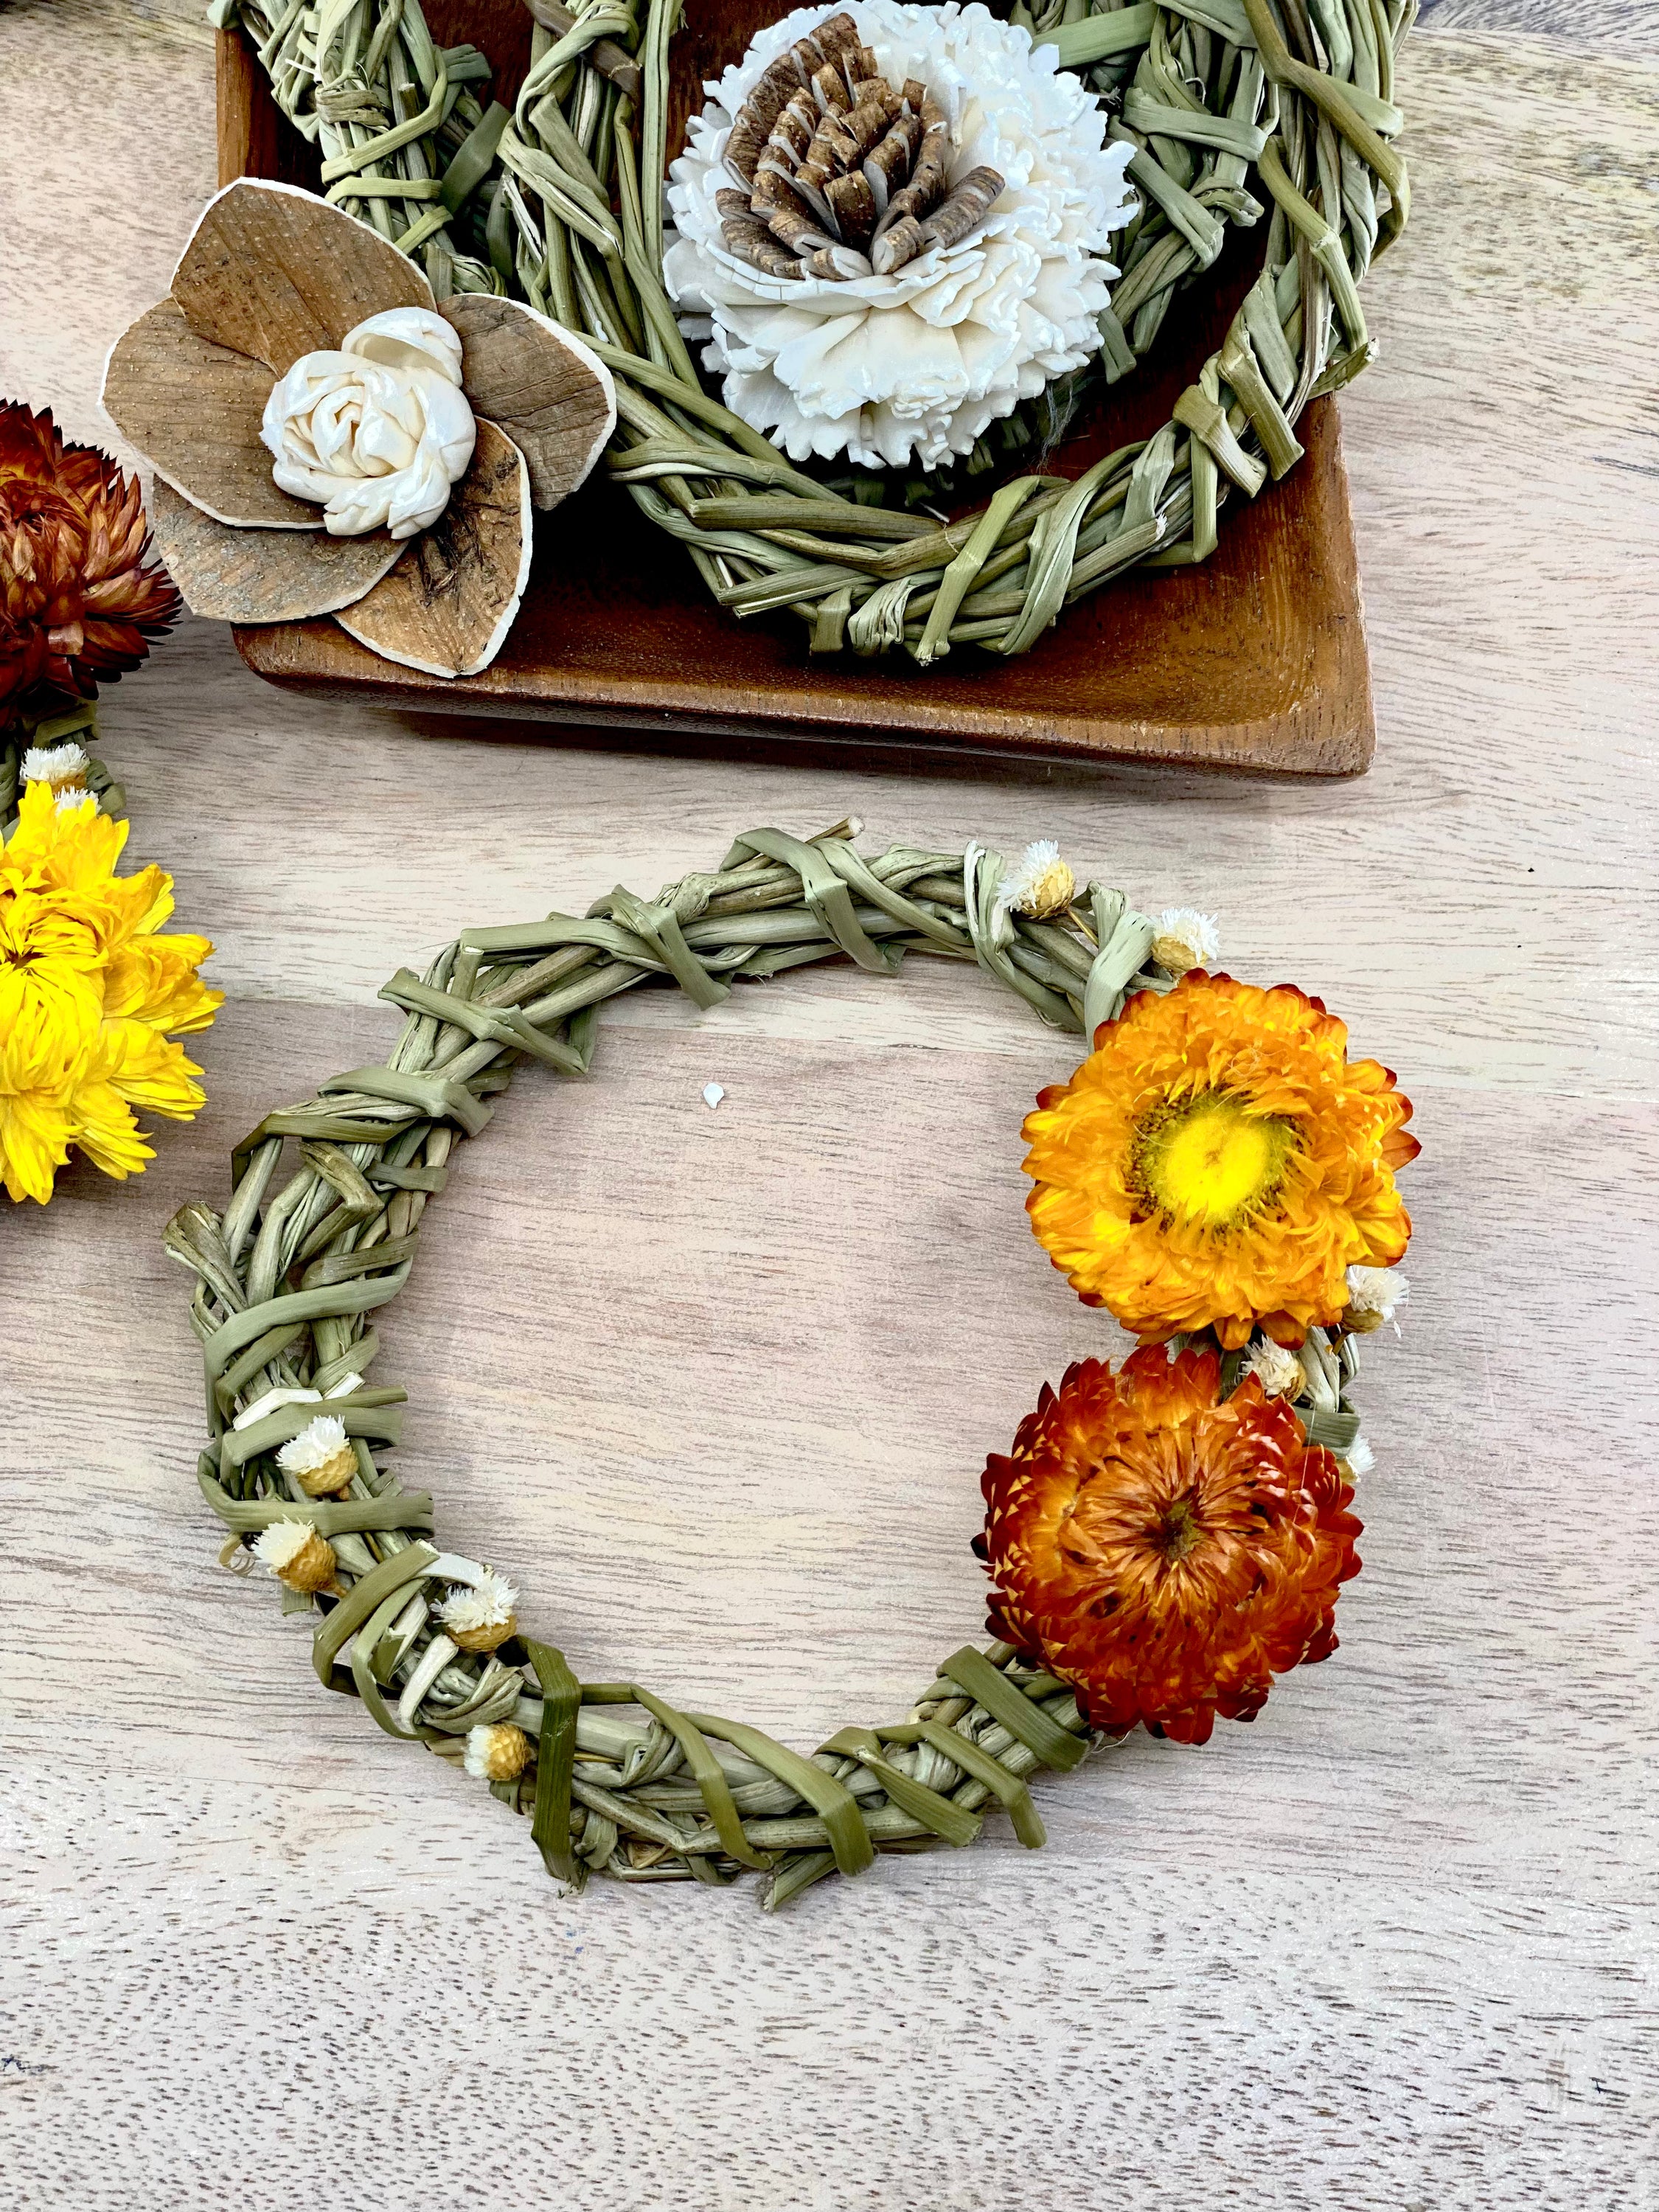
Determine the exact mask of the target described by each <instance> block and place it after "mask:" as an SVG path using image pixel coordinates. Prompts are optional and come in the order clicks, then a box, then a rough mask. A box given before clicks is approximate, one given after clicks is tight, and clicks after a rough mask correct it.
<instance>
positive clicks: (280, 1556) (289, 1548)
mask: <svg viewBox="0 0 1659 2212" xmlns="http://www.w3.org/2000/svg"><path fill="white" fill-rule="evenodd" d="M253 1555H254V1557H255V1558H256V1559H258V1561H259V1562H260V1564H261V1565H262V1566H264V1567H265V1568H266V1569H268V1571H270V1573H271V1574H273V1575H275V1576H276V1579H277V1581H278V1582H279V1583H287V1584H288V1586H289V1589H296V1590H319V1589H327V1588H328V1586H329V1584H330V1583H331V1582H332V1581H333V1580H334V1569H335V1560H334V1547H333V1546H332V1544H331V1543H330V1542H329V1541H328V1539H327V1538H326V1537H325V1536H319V1534H317V1531H316V1530H315V1529H314V1528H313V1527H312V1525H311V1523H310V1522H309V1521H273V1522H271V1524H270V1528H262V1529H261V1530H260V1532H259V1534H258V1536H257V1537H256V1538H255V1540H254V1545H253Z"/></svg>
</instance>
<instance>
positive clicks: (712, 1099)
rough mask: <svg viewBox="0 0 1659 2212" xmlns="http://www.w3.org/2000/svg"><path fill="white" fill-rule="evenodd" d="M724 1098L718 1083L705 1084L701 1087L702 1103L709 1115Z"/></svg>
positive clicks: (724, 1094)
mask: <svg viewBox="0 0 1659 2212" xmlns="http://www.w3.org/2000/svg"><path fill="white" fill-rule="evenodd" d="M725 1096H726V1093H725V1091H723V1090H722V1089H721V1088H720V1085H719V1084H718V1083H705V1084H704V1085H703V1086H702V1103H703V1104H704V1105H705V1106H707V1107H708V1109H709V1111H710V1112H711V1113H712V1112H713V1111H714V1108H715V1107H716V1106H718V1105H719V1104H720V1101H721V1099H722V1098H724V1097H725Z"/></svg>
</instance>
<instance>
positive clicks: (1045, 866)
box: [996, 837, 1077, 921]
mask: <svg viewBox="0 0 1659 2212" xmlns="http://www.w3.org/2000/svg"><path fill="white" fill-rule="evenodd" d="M1076 896H1077V878H1076V877H1075V876H1074V875H1073V873H1072V872H1071V870H1070V869H1069V868H1068V867H1067V866H1066V863H1065V861H1064V860H1061V859H1060V848H1059V846H1058V845H1056V844H1055V842H1054V839H1053V838H1052V837H1038V838H1036V840H1034V842H1032V843H1030V844H1029V845H1028V846H1027V847H1026V848H1025V850H1024V852H1023V853H1022V854H1020V856H1019V858H1018V860H1016V861H1015V863H1014V865H1013V866H1012V868H1010V869H1009V871H1008V872H1007V874H1006V876H1004V878H1002V881H1001V882H1000V884H998V885H997V899H996V903H997V911H998V913H999V914H1026V915H1030V916H1031V918H1032V920H1033V921H1049V920H1050V919H1051V918H1052V917H1053V916H1054V915H1057V914H1064V913H1065V911H1066V908H1067V907H1068V906H1070V904H1071V903H1072V901H1073V898H1075V897H1076Z"/></svg>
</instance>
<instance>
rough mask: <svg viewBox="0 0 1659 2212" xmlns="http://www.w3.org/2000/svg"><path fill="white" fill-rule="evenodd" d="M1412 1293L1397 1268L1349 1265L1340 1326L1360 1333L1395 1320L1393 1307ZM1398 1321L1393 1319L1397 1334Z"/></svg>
mask: <svg viewBox="0 0 1659 2212" xmlns="http://www.w3.org/2000/svg"><path fill="white" fill-rule="evenodd" d="M1411 1294H1412V1286H1411V1285H1410V1284H1409V1283H1408V1282H1407V1279H1406V1278H1405V1277H1404V1276H1403V1275H1402V1274H1401V1272H1400V1270H1399V1269H1398V1268H1397V1267H1350V1268H1349V1270H1348V1308H1347V1311H1346V1313H1345V1314H1344V1315H1343V1316H1342V1322H1343V1326H1344V1327H1345V1328H1350V1329H1352V1330H1353V1331H1355V1333H1356V1334H1360V1335H1365V1334H1370V1331H1371V1330H1372V1329H1376V1328H1382V1327H1383V1323H1384V1322H1390V1321H1394V1317H1395V1310H1396V1309H1397V1308H1398V1307H1400V1306H1403V1305H1404V1304H1405V1303H1406V1301H1407V1299H1408V1298H1409V1297H1410V1296H1411ZM1399 1330H1400V1324H1399V1322H1395V1334H1396V1335H1397V1334H1399Z"/></svg>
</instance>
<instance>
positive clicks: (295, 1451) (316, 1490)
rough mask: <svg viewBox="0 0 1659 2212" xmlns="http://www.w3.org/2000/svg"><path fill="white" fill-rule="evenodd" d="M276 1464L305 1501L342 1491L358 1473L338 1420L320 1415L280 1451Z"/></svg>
mask: <svg viewBox="0 0 1659 2212" xmlns="http://www.w3.org/2000/svg"><path fill="white" fill-rule="evenodd" d="M276 1464H277V1466H278V1467H279V1468H281V1469H282V1470H283V1474H288V1475H292V1476H293V1478H294V1480H295V1482H297V1483H298V1484H299V1486H300V1487H301V1490H303V1491H304V1492H305V1494H306V1496H307V1498H323V1497H326V1496H327V1495H328V1494H329V1493H330V1492H332V1491H336V1490H343V1489H344V1488H345V1486H346V1485H347V1483H349V1481H350V1480H351V1478H352V1476H353V1475H354V1474H356V1472H357V1455H356V1451H355V1450H354V1449H353V1448H352V1443H351V1439H350V1438H349V1437H348V1436H347V1434H346V1432H345V1424H344V1423H343V1421H342V1420H341V1419H339V1418H338V1416H337V1414H334V1413H319V1415H318V1416H317V1418H316V1419H315V1420H314V1421H308V1422H307V1424H306V1425H305V1427H304V1428H302V1429H301V1431H300V1433H299V1435H298V1436H297V1437H290V1438H289V1441H288V1443H285V1444H284V1445H283V1447H282V1449H280V1450H279V1451H278V1453H277V1455H276Z"/></svg>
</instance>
